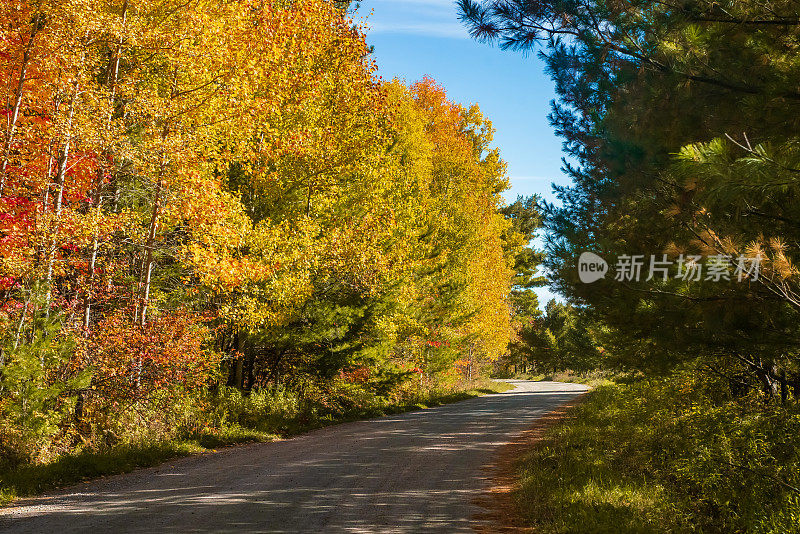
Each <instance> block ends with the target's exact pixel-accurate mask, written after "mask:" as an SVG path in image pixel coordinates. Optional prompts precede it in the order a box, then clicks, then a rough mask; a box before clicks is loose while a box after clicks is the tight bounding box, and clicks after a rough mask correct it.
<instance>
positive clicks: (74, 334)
mask: <svg viewBox="0 0 800 534" xmlns="http://www.w3.org/2000/svg"><path fill="white" fill-rule="evenodd" d="M343 4H347V3H346V2H345V3H342V2H330V1H327V0H293V1H284V0H248V1H243V2H223V1H217V0H192V1H190V2H186V1H183V0H181V1H177V0H167V1H163V0H161V1H158V2H154V1H150V0H102V1H97V0H57V1H55V2H43V1H36V0H31V1H27V0H14V1H9V2H4V3H3V5H2V7H0V21H2V27H1V28H0V85H1V86H2V88H3V89H2V91H3V101H2V109H0V113H2V115H3V119H4V121H3V122H4V128H3V131H2V146H1V147H0V150H1V151H2V153H0V159H1V160H2V164H1V168H0V335H1V336H2V337H1V338H0V347H1V349H0V350H1V352H0V450H3V451H5V452H7V453H9V454H10V452H9V451H12V452H14V454H18V455H21V456H22V457H24V458H25V459H27V460H31V459H32V460H46V459H49V458H52V457H53V456H54V455H57V454H62V453H64V452H69V451H72V450H76V448H81V447H93V446H97V445H98V444H100V443H103V442H104V441H103V440H105V439H107V437H108V435H109V434H108V433H109V432H110V431H111V430H113V431H114V432H115V433H116V434H117V435H119V434H120V433H124V432H125V431H126V429H128V430H130V429H131V428H136V427H138V426H147V425H148V424H150V423H152V422H154V421H155V422H158V421H162V422H163V420H165V418H166V416H165V414H166V413H171V410H172V411H174V410H177V409H184V408H185V406H187V405H193V403H194V404H196V405H202V402H204V401H202V402H201V400H200V399H201V397H202V395H203V394H204V392H209V391H211V392H213V391H217V390H220V389H222V388H226V387H233V388H237V389H239V390H243V391H252V390H258V389H260V388H261V389H263V388H274V387H278V386H280V387H285V388H291V389H293V390H294V391H298V392H300V393H301V394H303V395H306V396H308V397H313V398H317V399H320V402H322V403H323V404H324V403H325V402H328V401H329V400H330V399H331V398H334V397H336V396H337V395H338V396H344V397H347V398H348V399H349V400H351V401H352V402H357V398H358V396H359V395H362V396H363V395H368V396H370V395H371V396H383V397H392V396H398V395H402V394H404V392H408V391H411V390H419V389H424V388H429V387H440V386H443V385H444V386H446V385H452V384H453V383H455V382H456V381H458V380H463V378H464V377H465V376H469V377H471V376H477V375H478V374H481V373H482V372H483V370H485V369H486V368H487V367H488V365H489V364H490V363H491V362H492V361H494V360H495V359H497V358H498V357H499V356H500V355H502V354H503V353H504V352H505V350H506V346H507V344H508V341H509V339H510V337H511V335H512V332H513V329H514V324H513V321H512V313H511V306H510V302H511V301H510V299H511V297H510V293H511V291H512V287H515V286H519V285H520V284H522V285H525V284H526V283H528V282H529V281H530V278H531V275H532V272H533V271H532V267H531V266H532V263H531V262H533V261H536V258H534V257H532V256H531V255H530V252H529V248H528V243H529V241H530V239H531V238H532V235H533V230H534V227H535V225H533V226H531V225H530V224H527V223H526V224H522V223H521V222H520V215H522V216H523V217H522V219H525V220H533V219H536V216H535V206H533V205H532V204H531V203H530V202H527V203H526V202H525V201H523V200H520V201H519V202H517V203H516V204H515V206H516V208H515V210H516V213H517V217H514V216H511V215H509V214H507V213H506V212H505V211H504V210H506V211H507V210H508V209H509V208H508V207H504V204H503V201H502V198H501V193H502V192H503V191H504V190H505V189H507V187H508V180H507V177H506V174H505V164H504V162H503V161H502V159H501V158H500V156H499V152H498V151H497V149H495V148H493V146H492V134H493V129H492V125H491V122H490V121H489V120H487V119H486V118H485V117H484V116H483V115H482V114H481V112H480V110H479V109H478V108H477V107H476V106H472V107H463V106H461V105H459V104H456V103H454V102H452V101H450V100H448V98H447V96H446V94H445V91H444V89H443V88H442V87H440V86H439V85H437V84H436V83H435V82H434V81H432V80H430V79H425V80H423V81H420V82H418V83H414V84H412V85H410V86H406V85H404V84H402V83H400V82H398V81H384V80H382V79H380V78H379V77H378V76H377V74H376V66H375V63H374V60H373V59H372V56H371V55H370V49H369V47H368V46H367V44H366V42H365V35H364V32H363V29H362V28H360V27H359V26H358V24H356V22H354V20H353V19H352V18H351V17H350V15H349V14H348V12H347V5H343ZM520 273H521V274H520ZM526 273H527V274H526ZM520 276H521V277H522V279H520V278H519V277H520ZM203 398H205V397H203ZM354 399H356V400H354ZM203 406H204V405H203ZM201 407H202V406H201ZM153 424H155V423H153Z"/></svg>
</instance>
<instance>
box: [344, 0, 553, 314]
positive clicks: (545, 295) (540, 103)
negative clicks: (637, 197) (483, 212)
mask: <svg viewBox="0 0 800 534" xmlns="http://www.w3.org/2000/svg"><path fill="white" fill-rule="evenodd" d="M356 18H363V19H366V23H367V26H368V27H369V30H368V33H367V42H368V43H369V44H371V45H373V46H374V47H375V58H376V60H377V63H378V67H379V69H380V75H381V76H382V77H384V78H387V79H391V78H394V77H397V78H400V79H402V80H404V81H406V82H409V83H411V82H415V81H417V80H420V79H422V77H423V76H426V75H427V76H430V77H432V78H433V79H435V80H436V81H438V82H439V83H440V84H441V85H443V86H444V88H445V89H446V90H447V93H448V96H449V98H450V99H451V100H454V101H456V102H460V103H462V104H464V105H469V104H473V103H475V104H478V105H479V106H480V108H481V111H483V113H484V115H486V116H487V117H488V118H489V119H491V121H492V123H493V125H494V127H495V129H496V130H497V132H496V133H495V138H494V142H495V144H496V145H497V146H498V147H499V148H500V151H501V153H502V156H503V159H505V160H506V162H507V163H508V172H509V176H510V178H511V184H512V188H511V190H510V191H508V192H507V193H506V198H508V199H509V200H513V199H514V198H516V197H517V195H531V194H534V193H535V194H538V195H540V196H542V197H544V198H545V199H548V200H550V201H552V200H554V198H553V194H552V188H551V185H550V184H551V183H553V182H555V183H559V184H565V183H568V179H567V178H566V177H565V176H564V175H563V173H562V172H561V170H560V168H561V140H560V139H559V138H558V137H556V136H555V134H554V133H553V129H552V127H551V126H550V125H549V123H548V122H547V114H548V113H549V112H550V101H551V100H553V98H555V93H554V92H553V83H552V81H551V80H550V79H549V78H548V77H547V76H546V75H545V74H544V65H543V63H542V62H541V61H540V60H539V59H538V58H537V57H536V56H535V55H533V54H532V55H529V56H528V57H524V56H523V55H522V54H519V53H515V52H503V51H501V50H499V49H498V48H495V47H491V46H488V45H486V44H482V43H478V42H476V41H474V40H472V39H470V37H469V34H468V33H467V31H466V29H465V28H464V27H463V26H462V25H461V23H460V22H459V21H458V18H457V11H456V8H455V4H454V1H453V0H362V1H361V8H360V9H359V11H358V13H357V14H356ZM537 292H538V293H539V300H540V302H541V304H542V305H544V304H545V303H546V302H547V300H549V299H550V298H552V294H551V293H550V291H549V290H547V288H543V289H541V290H538V291H537Z"/></svg>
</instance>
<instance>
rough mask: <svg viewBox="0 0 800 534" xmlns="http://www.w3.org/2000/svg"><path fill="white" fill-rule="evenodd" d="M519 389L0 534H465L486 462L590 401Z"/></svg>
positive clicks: (27, 512) (103, 485)
mask: <svg viewBox="0 0 800 534" xmlns="http://www.w3.org/2000/svg"><path fill="white" fill-rule="evenodd" d="M510 382H512V383H513V384H514V385H515V386H516V389H514V390H512V391H509V392H507V393H503V394H498V395H487V396H484V397H479V398H475V399H470V400H467V401H463V402H459V403H455V404H449V405H446V406H441V407H438V408H433V409H430V410H422V411H418V412H411V413H406V414H402V415H397V416H389V417H382V418H380V419H372V420H369V421H361V422H356V423H347V424H342V425H337V426H332V427H328V428H324V429H321V430H317V431H314V432H311V433H308V434H304V435H302V436H298V437H296V438H293V439H289V440H284V441H277V442H272V443H259V444H253V445H245V446H241V447H234V448H231V449H227V450H224V451H222V452H218V453H214V454H206V455H201V456H193V457H189V458H181V459H177V460H173V461H170V462H167V463H165V464H162V465H160V466H158V467H154V468H150V469H143V470H140V471H136V472H134V473H130V474H127V475H119V476H113V477H108V478H105V479H102V480H98V481H93V482H89V483H85V484H82V485H79V486H74V487H71V488H67V489H65V490H62V491H60V492H57V493H53V494H50V495H48V496H45V497H40V498H36V499H28V500H25V501H18V502H17V503H16V504H15V506H14V507H11V508H4V509H0V532H14V533H36V534H42V533H48V534H50V533H52V534H67V533H70V532H89V533H101V534H105V533H111V534H121V533H127V532H142V533H144V532H147V533H162V532H180V533H189V532H235V533H238V534H244V533H251V532H274V533H283V532H286V533H288V532H304V533H306V532H307V533H320V532H363V533H372V532H375V533H391V532H398V533H404V532H410V533H411V532H413V533H419V532H443V533H455V532H472V526H474V525H475V523H474V521H473V520H471V517H472V516H473V515H474V514H475V513H478V512H480V508H478V507H477V506H476V505H474V504H473V503H472V500H473V498H474V497H475V496H476V495H478V494H479V493H480V492H481V490H483V489H484V488H485V487H486V485H487V479H488V475H489V472H488V470H487V469H486V466H488V465H490V464H491V463H492V459H493V452H494V451H495V450H496V449H497V448H498V447H499V446H501V445H503V444H505V443H507V442H509V441H511V440H512V439H513V438H514V436H515V435H517V434H519V433H520V432H522V431H523V430H524V429H525V428H527V427H529V426H531V425H532V424H533V422H534V421H535V420H536V418H537V417H539V416H541V415H543V414H545V413H547V412H548V411H550V410H552V409H554V408H556V407H557V406H558V405H560V404H562V403H564V402H566V401H569V400H571V399H573V398H575V397H576V396H577V395H579V394H580V393H582V392H583V391H585V390H586V388H585V387H584V386H581V385H577V384H563V383H556V382H527V381H519V380H512V381H510Z"/></svg>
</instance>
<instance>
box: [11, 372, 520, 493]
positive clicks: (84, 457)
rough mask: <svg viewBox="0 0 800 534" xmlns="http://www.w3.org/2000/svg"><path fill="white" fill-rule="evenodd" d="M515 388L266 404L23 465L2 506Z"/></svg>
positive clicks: (484, 386)
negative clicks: (330, 409)
mask: <svg viewBox="0 0 800 534" xmlns="http://www.w3.org/2000/svg"><path fill="white" fill-rule="evenodd" d="M513 387H514V386H512V385H510V384H507V383H504V382H491V381H485V382H484V381H481V382H478V383H477V384H476V387H474V388H472V389H469V390H463V391H455V392H429V393H427V394H423V395H421V396H419V397H418V398H415V399H413V402H410V403H403V404H395V405H391V404H390V405H385V406H376V407H371V408H366V409H352V410H349V411H345V412H343V413H340V414H336V415H332V414H328V415H326V416H324V417H310V416H308V415H307V414H305V413H303V412H302V411H299V410H297V409H294V410H292V409H287V410H285V411H284V413H279V414H278V415H276V413H275V411H274V410H264V406H257V408H261V411H260V413H256V414H253V413H240V414H239V417H240V418H241V419H242V420H244V421H246V423H247V426H243V425H242V424H240V423H238V422H231V421H230V420H228V421H225V422H224V423H223V424H221V425H219V426H218V428H216V429H215V430H214V431H206V432H200V433H192V434H189V435H185V436H182V437H181V438H176V439H171V440H151V441H147V442H143V443H123V444H119V445H116V446H114V447H112V448H110V449H108V450H104V451H89V450H84V451H82V452H79V453H77V454H70V455H64V456H61V457H60V458H58V459H57V460H55V461H53V462H50V463H46V464H41V465H30V464H29V465H21V466H16V467H14V468H12V469H5V470H0V505H5V504H8V503H10V502H11V501H13V500H14V499H17V498H20V497H28V496H34V495H39V494H41V493H44V492H47V491H50V490H53V489H55V488H58V487H63V486H68V485H71V484H76V483H78V482H81V481H85V480H89V479H92V478H97V477H102V476H108V475H114V474H120V473H127V472H130V471H133V470H135V469H139V468H143V467H151V466H154V465H158V464H160V463H163V462H165V461H167V460H169V459H171V458H176V457H181V456H188V455H192V454H201V453H207V452H213V451H214V450H216V449H218V448H222V447H228V446H231V445H236V444H241V443H248V442H266V441H271V440H274V439H279V438H281V437H288V436H292V435H296V434H300V433H302V432H307V431H309V430H312V429H315V428H320V427H323V426H328V425H333V424H339V423H344V422H348V421H356V420H360V419H367V418H372V417H379V416H382V415H389V414H397V413H403V412H408V411H414V410H421V409H426V408H431V407H434V406H440V405H443V404H448V403H453V402H458V401H462V400H466V399H470V398H474V397H479V396H482V395H487V394H492V393H502V392H504V391H508V390H510V389H513ZM242 399H244V403H248V401H247V398H246V397H244V398H242ZM242 399H239V400H240V401H242ZM261 400H262V401H263V400H264V399H261ZM266 400H267V402H268V401H269V399H266ZM254 403H255V400H254V401H249V404H250V405H252V404H254ZM227 408H230V406H222V407H221V409H223V410H225V409H227ZM238 408H239V409H240V410H241V412H247V411H248V410H251V409H252V406H239V407H238Z"/></svg>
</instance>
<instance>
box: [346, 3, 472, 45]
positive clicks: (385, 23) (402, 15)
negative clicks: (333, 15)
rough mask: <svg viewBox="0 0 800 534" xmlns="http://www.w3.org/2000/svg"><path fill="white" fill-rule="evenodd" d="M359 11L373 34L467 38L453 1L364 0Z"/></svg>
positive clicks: (467, 34)
mask: <svg viewBox="0 0 800 534" xmlns="http://www.w3.org/2000/svg"><path fill="white" fill-rule="evenodd" d="M371 12H372V13H374V14H370V13H371ZM360 14H361V15H362V16H363V18H364V19H365V21H366V25H367V27H368V28H369V33H373V34H375V33H393V34H412V35H418V36H425V37H446V38H451V39H469V33H468V32H467V29H466V28H465V27H464V26H463V25H462V24H461V23H460V22H459V20H458V13H457V10H456V7H455V2H454V0H366V1H364V2H363V3H362V4H361V12H360Z"/></svg>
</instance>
